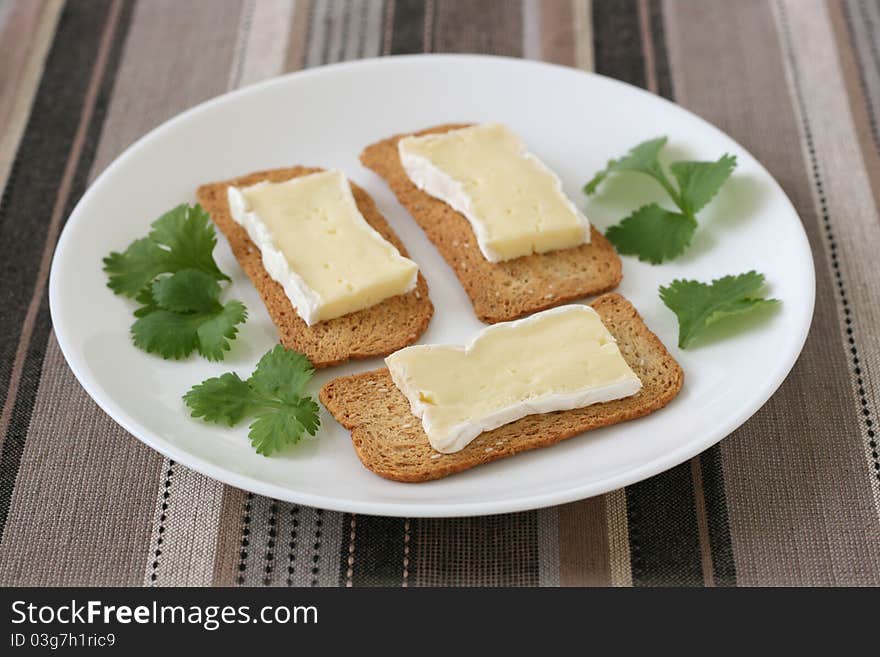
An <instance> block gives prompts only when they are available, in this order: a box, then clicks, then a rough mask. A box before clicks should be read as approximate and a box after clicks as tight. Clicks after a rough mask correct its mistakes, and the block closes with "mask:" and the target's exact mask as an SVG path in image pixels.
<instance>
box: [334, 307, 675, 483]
mask: <svg viewBox="0 0 880 657" xmlns="http://www.w3.org/2000/svg"><path fill="white" fill-rule="evenodd" d="M590 305H591V306H592V307H593V308H594V309H595V310H596V312H597V313H598V314H599V316H600V317H601V319H602V323H603V324H604V325H605V326H606V327H607V328H608V330H609V332H610V333H611V335H613V336H614V339H615V340H616V341H617V344H618V346H619V348H620V352H621V354H622V355H623V357H624V359H625V360H626V362H627V364H628V365H629V366H630V367H631V368H632V370H633V371H634V372H635V373H636V375H638V377H639V379H640V380H641V382H642V389H641V390H640V391H639V392H638V393H636V394H635V395H632V396H630V397H624V398H621V399H617V400H614V401H610V402H604V403H601V404H593V405H592V406H586V407H584V408H579V409H575V410H570V411H557V412H554V413H544V414H540V415H529V416H527V417H524V418H522V419H519V420H516V421H514V422H511V423H509V424H505V425H503V426H501V427H499V428H497V429H493V430H492V431H486V432H484V433H482V434H480V435H479V436H477V437H476V438H475V439H474V440H473V441H472V442H471V443H469V444H468V445H467V446H466V447H465V448H464V449H462V450H461V451H458V452H454V453H452V454H441V453H440V452H436V451H434V450H433V449H432V448H431V445H430V444H429V443H428V437H427V436H426V435H425V432H424V430H423V429H422V425H421V422H420V421H419V419H418V418H416V417H415V416H414V415H413V414H412V412H411V411H410V405H409V402H408V401H407V400H406V397H404V395H403V394H402V393H401V392H400V391H399V390H398V389H397V387H396V386H395V385H394V383H393V381H392V380H391V376H390V374H389V372H388V370H387V369H386V368H383V369H379V370H374V371H371V372H365V373H363V374H355V375H352V376H345V377H340V378H337V379H333V380H332V381H329V382H328V383H327V384H325V385H324V387H323V388H321V392H320V400H321V402H322V403H323V404H324V406H326V407H327V409H328V410H329V411H330V413H331V414H332V415H333V417H335V418H336V420H337V421H339V423H340V424H342V425H343V426H344V427H345V428H347V429H349V430H350V431H351V439H352V443H353V444H354V448H355V451H356V452H357V455H358V457H359V458H360V460H361V462H362V463H363V464H364V466H366V467H367V468H368V469H369V470H372V471H373V472H374V473H376V474H378V475H379V476H381V477H385V478H386V479H393V480H395V481H403V482H422V481H429V480H432V479H440V478H442V477H446V476H448V475H451V474H454V473H456V472H460V471H462V470H467V469H468V468H473V467H474V466H477V465H480V464H482V463H489V462H490V461H495V460H497V459H500V458H504V457H507V456H512V455H514V454H518V453H519V452H524V451H527V450H530V449H536V448H538V447H549V446H550V445H554V444H556V443H558V442H560V441H562V440H565V439H566V438H571V437H573V436H576V435H579V434H581V433H584V432H586V431H591V430H593V429H598V428H600V427H604V426H608V425H611V424H617V423H618V422H624V421H626V420H632V419H634V418H638V417H642V416H644V415H648V414H649V413H652V412H654V411H656V410H658V409H660V408H662V407H664V406H665V405H666V404H668V403H669V402H670V401H672V399H674V398H675V396H676V395H677V394H678V392H679V390H681V386H682V383H683V382H684V373H683V372H682V369H681V367H680V366H679V364H678V363H677V362H676V361H675V359H674V358H673V357H672V356H671V355H670V354H669V352H668V351H667V350H666V347H665V346H664V345H663V343H662V342H660V339H659V338H658V337H657V336H656V335H654V333H652V332H651V330H650V329H649V328H648V327H647V326H646V325H645V323H644V322H643V321H642V318H641V317H640V316H639V314H638V312H637V311H636V309H635V308H634V307H633V306H632V304H630V303H629V301H627V300H626V299H624V298H623V297H622V296H620V295H619V294H605V295H603V296H601V297H599V298H598V299H596V300H595V301H593V303H592V304H590ZM560 348H562V349H564V348H565V347H564V345H561V346H560Z"/></svg>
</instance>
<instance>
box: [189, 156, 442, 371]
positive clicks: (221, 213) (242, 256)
mask: <svg viewBox="0 0 880 657" xmlns="http://www.w3.org/2000/svg"><path fill="white" fill-rule="evenodd" d="M318 171H321V169H315V168H307V167H291V168H289V169H273V170H270V171H258V172H255V173H251V174H249V175H246V176H242V177H240V178H234V179H232V180H226V181H223V182H217V183H211V184H208V185H202V186H201V187H199V189H198V192H197V196H198V199H199V203H201V204H202V207H203V208H204V209H205V210H207V211H208V213H210V215H211V218H212V219H213V220H214V223H216V224H217V226H218V227H219V228H220V230H221V231H223V234H224V235H226V238H227V239H228V240H229V245H230V246H231V247H232V252H233V254H235V257H236V258H237V259H238V262H239V263H240V264H241V266H242V268H243V269H244V270H245V272H246V273H247V275H248V276H249V277H250V279H251V281H252V282H253V284H254V286H255V287H256V288H257V291H258V292H259V293H260V296H261V297H262V298H263V302H264V303H265V304H266V309H267V310H268V311H269V315H270V316H271V318H272V321H273V322H274V323H275V325H276V326H277V327H278V333H279V336H280V339H281V343H282V344H284V346H285V347H288V348H290V349H295V350H297V351H299V352H301V353H303V354H305V355H306V356H307V357H308V358H309V360H310V361H311V362H312V364H313V365H314V366H315V367H329V366H331V365H337V364H339V363H343V362H345V361H347V360H350V359H359V358H372V357H374V356H384V355H387V354H390V353H391V352H393V351H397V350H398V349H400V348H401V347H405V346H406V345H409V344H412V343H413V342H415V341H416V340H418V338H419V336H420V335H421V334H422V333H424V331H425V329H426V328H427V327H428V322H429V321H430V319H431V315H432V314H433V312H434V307H433V305H432V304H431V300H430V299H429V298H428V285H427V283H426V282H425V278H424V277H423V276H422V275H421V273H420V274H419V278H418V282H417V284H416V287H415V289H413V290H412V291H411V292H408V293H407V294H401V295H397V296H394V297H390V298H388V299H385V300H384V301H382V302H381V303H379V304H376V305H375V306H372V307H370V308H366V309H364V310H360V311H357V312H354V313H350V314H348V315H343V316H342V317H337V318H336V319H331V320H328V321H324V322H319V323H317V324H314V325H312V326H308V325H307V324H306V323H305V322H304V321H303V320H302V318H301V317H300V316H299V315H298V314H297V312H296V310H295V309H294V307H293V305H292V304H291V302H290V299H289V298H288V297H287V295H286V294H285V293H284V289H283V288H282V287H281V285H280V284H278V283H277V282H276V281H275V280H274V279H272V278H271V277H270V276H269V274H268V273H267V272H266V269H265V268H264V267H263V260H262V257H261V255H260V250H259V249H258V248H257V247H256V246H255V245H254V243H253V242H252V241H251V240H250V238H249V237H248V235H247V232H246V231H245V229H244V228H242V227H241V226H239V225H238V224H237V223H236V222H235V221H234V220H233V219H232V216H231V215H230V214H229V205H228V202H227V200H226V189H227V187H229V186H230V185H235V186H241V187H244V186H248V185H253V184H256V183H258V182H260V181H263V180H268V181H271V182H283V181H285V180H290V179H291V178H296V177H298V176H304V175H307V174H310V173H316V172H318ZM351 189H352V193H353V194H354V198H355V202H356V203H357V206H358V209H359V210H360V211H361V214H363V216H364V219H366V220H367V223H369V224H370V225H371V226H372V227H373V228H375V229H376V230H377V231H378V232H379V234H381V235H382V237H384V238H385V239H386V240H388V241H389V242H391V243H392V244H393V245H394V246H395V247H397V250H398V251H400V254H401V255H403V256H406V255H407V253H406V249H405V248H404V246H403V244H402V243H401V242H400V240H399V239H398V237H397V235H395V234H394V231H393V230H392V229H391V227H390V226H389V225H388V222H387V221H385V218H384V217H383V216H382V214H381V213H380V212H379V210H378V209H377V208H376V204H375V203H374V202H373V199H372V198H370V196H369V194H367V193H366V192H365V191H364V190H362V189H361V188H360V187H358V186H357V185H355V184H354V183H351Z"/></svg>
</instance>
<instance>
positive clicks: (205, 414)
mask: <svg viewBox="0 0 880 657" xmlns="http://www.w3.org/2000/svg"><path fill="white" fill-rule="evenodd" d="M252 396H253V395H252V394H251V388H250V386H249V385H248V384H247V381H242V380H241V379H240V378H239V376H238V374H236V373H235V372H226V374H222V375H220V376H215V377H213V378H211V379H206V380H205V381H202V382H201V383H200V384H198V385H196V386H193V387H192V388H191V389H190V391H189V392H188V393H186V394H185V395H184V396H183V400H184V401H185V402H186V405H187V406H189V407H190V409H191V410H192V416H193V417H200V418H204V420H205V422H215V423H217V424H227V425H229V426H230V427H231V426H234V425H235V424H237V423H238V422H240V421H241V420H242V418H243V417H244V416H245V415H247V413H248V410H249V408H250V405H251V403H252Z"/></svg>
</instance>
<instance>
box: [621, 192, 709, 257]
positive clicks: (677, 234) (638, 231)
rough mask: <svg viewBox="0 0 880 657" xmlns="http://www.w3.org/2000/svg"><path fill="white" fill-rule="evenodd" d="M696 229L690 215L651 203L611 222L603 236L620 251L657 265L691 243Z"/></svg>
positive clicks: (679, 252) (676, 254) (695, 224)
mask: <svg viewBox="0 0 880 657" xmlns="http://www.w3.org/2000/svg"><path fill="white" fill-rule="evenodd" d="M696 229H697V222H696V221H694V220H693V219H691V218H690V217H687V216H685V215H683V214H680V213H678V212H670V211H669V210H665V209H663V208H661V207H660V206H659V205H657V204H656V203H651V204H649V205H643V206H642V207H640V208H639V209H638V210H636V211H635V212H633V213H632V214H631V215H630V216H628V217H627V218H626V219H624V220H623V221H621V222H620V223H619V224H617V225H615V226H611V227H610V228H609V229H608V230H607V231H606V232H605V236H606V237H607V238H608V239H609V240H611V242H612V243H613V244H614V246H615V247H617V250H618V251H619V252H620V253H622V254H625V255H635V256H638V257H639V260H647V261H648V262H651V263H653V264H655V265H656V264H659V263H661V262H663V261H664V260H671V259H672V258H675V257H676V256H678V255H680V254H681V252H682V251H684V250H685V249H686V248H687V246H688V245H689V244H690V243H691V238H692V237H693V235H694V231H696Z"/></svg>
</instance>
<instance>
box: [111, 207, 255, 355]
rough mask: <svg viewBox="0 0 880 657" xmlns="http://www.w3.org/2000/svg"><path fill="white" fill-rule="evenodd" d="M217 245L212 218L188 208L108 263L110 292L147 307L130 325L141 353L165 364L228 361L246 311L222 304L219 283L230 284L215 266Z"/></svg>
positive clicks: (162, 220)
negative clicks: (193, 357) (196, 357)
mask: <svg viewBox="0 0 880 657" xmlns="http://www.w3.org/2000/svg"><path fill="white" fill-rule="evenodd" d="M216 244H217V237H216V235H215V233H214V226H213V225H212V224H211V222H210V217H209V216H208V213H207V212H205V211H204V210H203V209H202V207H201V206H200V205H195V206H192V207H190V206H188V205H185V204H184V205H179V206H177V207H176V208H174V209H173V210H171V211H169V212H166V213H165V214H163V215H162V216H161V217H159V218H158V219H157V220H156V221H154V222H153V224H152V230H151V231H150V234H149V235H148V236H147V237H144V238H142V239H139V240H135V241H134V242H132V243H131V245H130V246H129V247H128V248H127V249H126V250H125V251H124V252H123V253H116V252H114V253H111V254H110V255H109V256H107V257H106V258H104V271H106V272H107V274H108V275H109V280H108V282H107V285H108V287H110V289H112V290H113V291H114V292H116V293H117V294H122V295H125V296H128V297H133V298H134V299H135V300H136V301H137V302H138V303H139V304H140V307H139V308H138V309H137V310H135V311H134V316H135V317H136V318H137V320H136V321H135V323H134V324H132V326H131V334H132V338H133V340H134V344H135V346H137V347H139V348H140V349H143V350H144V351H147V352H149V353H154V354H159V355H160V356H162V357H163V358H170V359H180V358H185V357H186V356H188V355H190V354H191V353H192V352H193V351H198V352H199V353H200V354H201V355H202V356H204V357H205V358H207V359H209V360H223V356H224V352H226V351H228V350H229V348H230V346H229V341H230V340H233V339H234V338H235V336H236V334H237V333H238V328H237V325H238V324H241V323H242V322H244V321H245V320H246V319H247V309H246V308H245V307H244V304H242V303H241V302H240V301H228V302H227V303H225V304H223V303H221V301H220V292H221V290H220V284H219V283H218V281H223V280H229V277H228V276H226V274H224V273H223V272H221V271H220V269H219V268H218V267H217V263H216V262H215V261H214V255H213V251H214V247H215V246H216Z"/></svg>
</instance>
